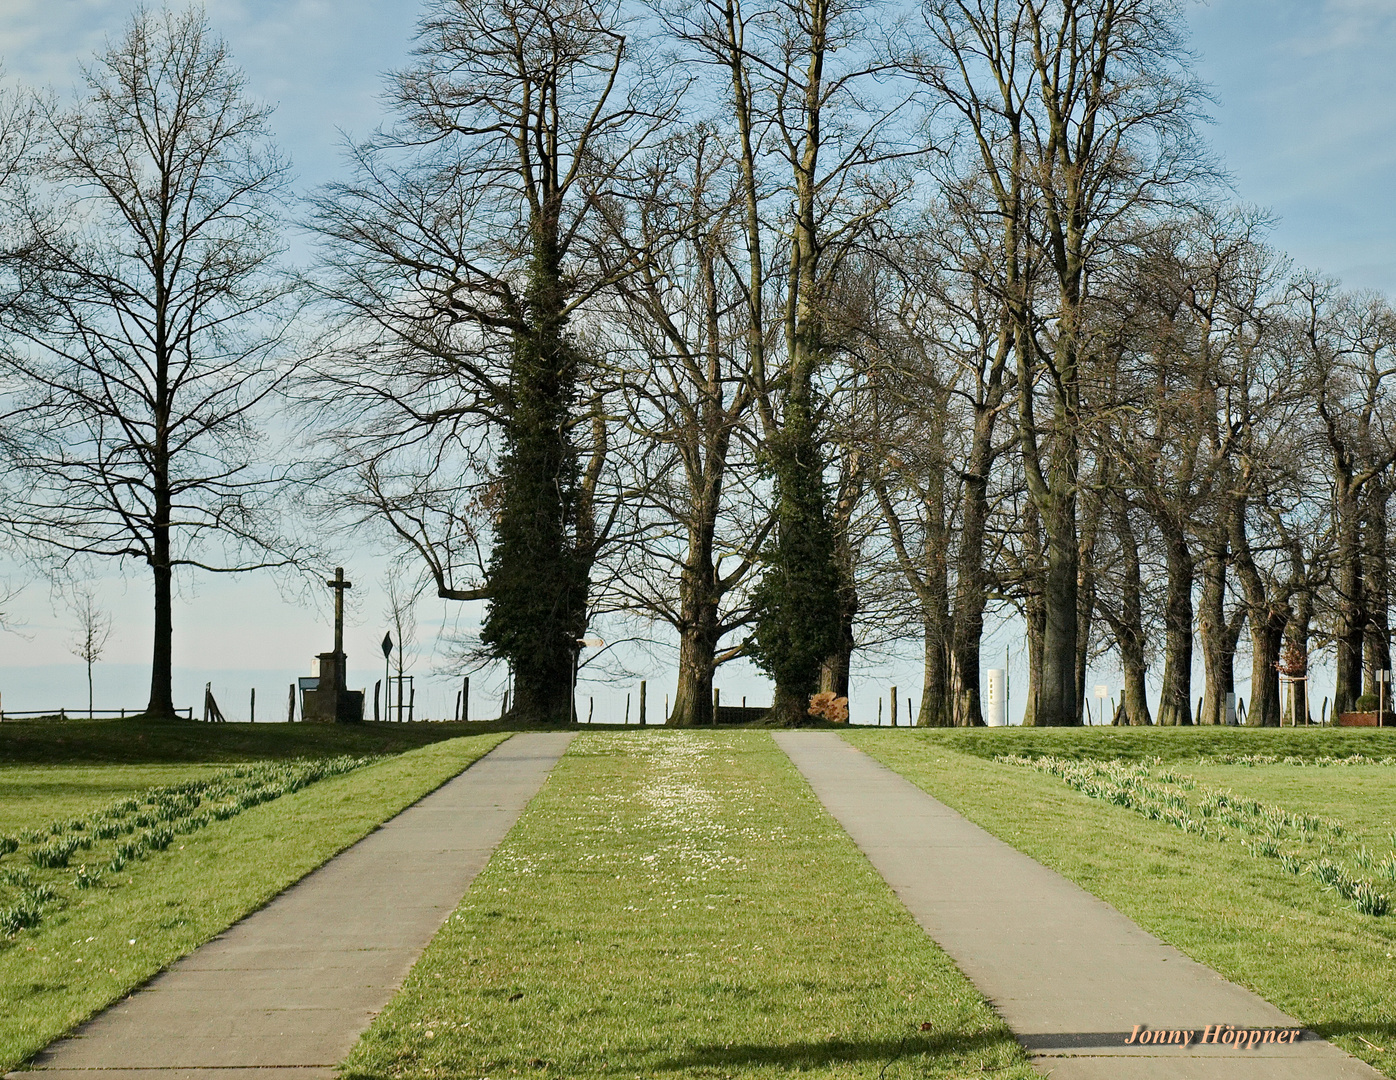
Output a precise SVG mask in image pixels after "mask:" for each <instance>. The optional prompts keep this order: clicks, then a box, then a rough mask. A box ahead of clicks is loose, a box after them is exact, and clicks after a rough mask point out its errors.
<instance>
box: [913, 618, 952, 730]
mask: <svg viewBox="0 0 1396 1080" xmlns="http://www.w3.org/2000/svg"><path fill="white" fill-rule="evenodd" d="M946 644H947V643H946V640H945V627H944V626H943V625H942V626H936V625H935V624H934V623H932V622H930V621H927V622H926V626H925V652H924V659H923V662H922V665H921V708H920V711H919V712H918V713H917V716H916V726H917V727H950V726H952V724H953V716H952V714H951V710H950V692H949V687H950V672H949V663H948V661H949V650H948V649H947V648H946Z"/></svg>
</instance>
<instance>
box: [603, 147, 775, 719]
mask: <svg viewBox="0 0 1396 1080" xmlns="http://www.w3.org/2000/svg"><path fill="white" fill-rule="evenodd" d="M724 142H725V140H724V139H723V138H722V136H721V134H720V133H719V131H718V130H717V129H716V127H715V126H713V125H711V124H708V123H702V122H700V123H696V124H694V125H691V126H690V127H689V128H688V129H687V130H684V131H682V132H680V133H678V134H676V135H675V136H673V137H672V138H670V139H668V140H666V141H665V143H664V144H663V145H662V146H660V147H658V148H657V149H656V151H655V152H654V153H653V154H651V155H648V156H647V158H646V162H645V164H646V168H645V169H644V170H643V172H642V173H640V174H639V176H637V177H636V180H635V182H634V184H633V186H632V187H631V188H630V189H629V190H628V191H627V192H626V193H625V198H624V199H623V200H622V199H616V200H612V201H611V202H610V203H609V204H608V206H607V222H608V225H609V227H610V230H611V231H610V237H611V240H610V244H609V245H607V247H608V248H609V251H610V254H609V255H608V256H606V257H605V260H606V261H607V262H608V263H610V264H612V265H614V266H615V267H616V272H615V273H614V274H613V275H612V276H613V278H614V280H615V285H614V287H613V296H614V299H615V301H616V304H615V306H614V310H613V312H612V314H613V319H614V323H615V326H616V340H615V347H614V348H613V349H611V350H610V352H611V355H612V360H611V363H610V367H611V374H612V377H613V378H614V379H615V380H616V381H617V384H618V386H619V387H620V390H619V393H618V395H617V396H618V398H619V399H620V400H622V401H623V402H624V403H625V411H624V416H625V417H626V425H627V427H628V428H629V430H630V431H631V432H632V433H633V434H634V435H635V436H637V438H636V439H635V440H634V441H633V443H632V446H633V452H630V453H627V454H625V455H618V456H624V457H626V458H627V461H626V464H625V476H626V489H627V492H628V494H627V496H626V500H625V501H626V502H627V503H628V505H629V507H630V516H631V517H632V518H633V519H634V523H633V524H632V525H631V526H630V528H629V531H628V535H629V537H630V540H629V542H628V543H626V544H623V545H616V546H615V548H614V549H613V554H612V556H611V561H612V562H614V563H615V564H616V572H615V573H614V574H613V575H611V581H612V582H613V586H612V588H613V589H614V590H616V591H617V592H618V593H619V594H620V595H621V597H622V603H623V604H624V606H626V607H627V608H629V609H630V610H631V611H634V612H638V613H642V614H643V615H645V616H647V617H649V618H654V619H658V620H659V621H661V622H664V623H667V624H668V625H670V626H671V627H672V628H673V629H674V630H675V632H676V633H677V634H678V639H679V655H678V684H677V686H676V688H675V694H674V703H673V709H672V711H671V712H670V714H669V717H668V722H669V723H670V724H673V725H676V726H688V725H704V724H710V723H711V722H712V696H713V695H712V683H713V674H714V671H715V670H716V668H717V666H718V665H719V664H721V663H724V662H726V661H728V660H730V659H733V658H735V657H737V656H740V655H742V653H743V652H744V650H745V647H746V638H745V635H743V637H742V639H741V640H738V641H737V642H735V643H733V644H731V645H728V646H726V647H723V642H724V640H725V639H727V638H728V637H729V636H730V635H733V634H735V633H741V632H742V631H743V630H744V629H745V628H746V627H747V626H748V624H749V623H750V621H751V618H752V612H751V607H750V604H749V602H748V601H747V597H748V595H749V592H750V589H749V580H750V577H751V576H752V571H753V569H754V568H755V567H756V566H757V565H758V564H759V551H760V548H761V545H762V543H763V542H764V541H765V538H766V536H767V534H768V533H769V531H770V520H771V519H770V513H769V508H768V507H769V499H768V497H767V493H766V491H765V490H764V488H765V486H766V485H764V484H763V483H762V481H761V478H760V476H759V475H758V470H757V467H756V455H755V453H754V452H753V449H754V447H753V438H752V430H751V425H752V421H753V419H754V417H753V402H754V388H753V384H752V382H751V379H750V377H749V376H750V372H749V370H748V366H747V364H746V349H745V343H746V329H747V328H746V325H745V322H744V318H745V314H746V309H745V306H744V305H743V304H742V303H741V279H740V274H739V272H736V271H737V270H738V268H739V267H740V265H741V257H740V252H739V250H738V248H739V245H740V242H741V229H740V223H741V206H740V201H739V199H738V198H737V197H736V196H737V194H738V191H739V188H738V184H737V180H738V174H737V171H736V168H735V165H736V162H735V159H734V157H733V155H732V153H731V152H730V150H729V149H728V148H727V147H726V146H725V145H724ZM624 265H628V266H630V267H633V269H632V270H631V271H630V272H620V270H621V267H622V266H624Z"/></svg>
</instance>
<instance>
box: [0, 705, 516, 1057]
mask: <svg viewBox="0 0 1396 1080" xmlns="http://www.w3.org/2000/svg"><path fill="white" fill-rule="evenodd" d="M309 726H310V725H307V727H309ZM404 726H405V725H404ZM423 726H425V725H423ZM433 726H435V725H433ZM504 738H507V735H504V734H498V733H496V734H486V735H480V736H476V737H474V738H461V739H455V740H451V741H448V742H439V743H435V744H433V745H430V746H424V747H421V748H419V749H416V750H411V751H409V752H406V753H402V754H399V755H396V756H393V757H389V758H387V759H385V760H383V761H380V762H378V763H376V764H372V765H368V766H365V767H362V768H359V769H356V770H355V771H353V772H350V773H347V774H345V775H342V776H336V777H331V778H328V779H324V780H321V781H319V782H317V783H315V784H313V785H311V786H309V787H306V788H304V789H302V790H300V791H298V792H296V793H294V794H288V795H285V796H283V797H281V798H279V799H277V800H275V801H274V802H270V803H266V804H263V805H261V806H255V807H252V808H250V809H248V810H245V811H244V812H243V813H241V814H239V815H238V816H236V817H233V818H230V819H229V820H226V821H214V822H212V823H211V824H209V825H208V826H207V827H205V828H202V829H199V830H198V831H195V832H192V833H189V834H188V835H180V836H178V837H177V838H176V839H175V840H174V842H173V843H172V844H171V845H170V846H169V847H168V848H167V849H165V850H163V851H156V852H151V853H150V854H149V855H148V856H147V857H146V858H145V859H143V860H140V861H138V862H132V863H131V864H130V865H129V867H128V869H127V870H126V871H125V872H123V873H121V874H119V875H113V876H112V878H111V880H110V881H104V882H103V884H102V885H100V886H98V887H95V888H89V889H84V890H80V891H79V890H76V889H72V890H69V891H67V892H66V897H67V901H68V902H67V905H66V906H63V905H62V904H61V903H60V904H57V905H54V907H52V908H50V909H49V910H47V911H46V912H45V916H44V921H43V923H42V924H41V925H40V926H39V927H38V928H36V929H33V930H24V931H20V932H19V933H18V934H16V935H14V936H13V937H11V938H9V939H8V940H6V941H5V942H4V944H3V946H0V1070H3V1069H6V1068H9V1067H11V1066H13V1065H15V1064H17V1063H18V1062H20V1061H22V1060H24V1059H25V1058H27V1057H28V1056H30V1055H31V1054H33V1053H34V1052H35V1051H37V1050H39V1049H41V1048H42V1047H43V1046H45V1045H46V1044H47V1043H49V1042H50V1041H52V1040H53V1039H54V1038H56V1037H57V1036H59V1035H61V1034H62V1033H63V1032H65V1031H67V1030H69V1029H70V1028H72V1027H73V1026H74V1025H76V1024H78V1023H80V1022H81V1021H83V1020H84V1019H86V1018H87V1017H89V1016H91V1015H92V1014H93V1013H95V1012H97V1011H98V1010H99V1009H101V1008H102V1007H104V1006H105V1005H107V1004H109V1003H111V1002H112V1001H114V1000H117V999H118V998H120V997H121V996H123V995H124V994H125V993H127V992H128V991H129V990H130V989H131V988H133V987H135V986H138V985H139V984H141V983H143V982H144V981H145V980H147V979H148V978H150V976H151V975H153V974H155V973H156V972H157V971H159V970H161V969H162V968H164V967H166V966H167V965H169V964H170V963H172V962H173V961H174V960H176V959H178V958H179V957H180V956H183V955H184V954H185V953H188V952H190V951H191V950H193V949H194V948H196V947H198V946H199V945H201V944H202V943H203V942H205V941H207V940H209V939H210V938H211V937H213V936H214V935H215V934H217V933H219V932H220V931H222V930H223V929H225V928H226V927H227V926H229V925H230V924H232V923H233V922H236V921H237V920H238V919H240V918H242V917H243V916H244V915H246V914H248V913H249V912H251V911H254V910H255V909H257V908H258V907H261V906H262V905H263V904H265V903H266V902H267V901H268V900H270V899H271V898H272V897H273V896H275V895H276V894H277V893H278V892H280V891H281V890H282V889H284V888H285V887H286V886H287V885H289V884H291V883H292V882H294V881H297V880H299V879H300V878H301V877H303V876H304V875H305V874H307V873H309V872H310V871H311V870H313V869H315V868H316V867H317V866H319V865H320V864H322V863H323V862H324V861H325V860H326V859H328V858H330V857H331V856H333V855H335V854H337V853H338V852H339V851H341V850H343V849H344V848H345V847H348V846H349V845H350V844H352V843H353V842H354V841H356V840H358V839H359V838H360V837H362V836H364V835H365V834H366V833H368V832H370V831H371V830H372V829H373V828H374V827H375V826H376V825H378V824H379V823H380V822H382V821H384V820H386V819H387V818H389V817H392V816H393V815H394V814H396V813H398V812H399V811H400V810H402V809H404V808H405V807H407V806H409V805H411V804H412V803H413V802H415V801H416V800H417V799H419V798H421V797H422V796H423V795H425V794H426V793H427V792H429V791H431V790H433V789H434V788H436V787H438V786H440V785H441V784H442V783H444V782H445V781H446V780H448V779H449V778H450V777H452V776H454V775H456V774H457V773H459V772H460V771H461V770H462V769H464V768H465V767H467V766H468V765H469V764H470V763H472V762H473V761H475V760H476V759H477V758H479V757H480V756H481V755H483V754H484V753H486V752H487V751H488V750H490V749H491V748H492V747H494V746H495V745H497V744H498V743H499V742H501V741H502V740H503V739H504ZM118 771H119V773H120V776H119V778H118V779H117V780H116V781H115V782H113V781H111V780H103V778H102V774H103V770H99V769H93V770H91V771H90V774H91V777H92V779H93V781H94V783H93V788H92V796H93V797H92V798H91V800H90V802H88V803H87V804H86V806H84V807H81V808H78V802H79V801H80V794H79V792H78V790H77V788H76V783H77V781H78V779H79V778H80V776H81V775H82V771H81V770H72V771H70V772H69V773H67V774H66V777H65V782H66V783H67V787H66V789H65V790H64V794H63V799H64V805H65V806H66V807H69V808H73V809H75V810H78V812H80V811H81V810H87V811H92V810H96V809H98V808H99V807H100V806H102V805H104V804H107V803H109V802H110V801H111V796H112V793H113V791H115V790H116V789H117V788H118V787H119V786H120V784H123V783H126V782H128V781H131V780H134V779H136V778H137V777H139V778H141V779H151V778H153V777H154V775H155V774H153V773H151V772H147V771H145V770H141V769H135V770H133V769H130V768H129V767H122V768H119V769H118ZM210 771H212V770H210V769H209V768H207V767H204V766H200V767H196V768H190V769H187V770H186V771H185V773H184V775H187V776H206V775H208V773H209V772H210ZM53 772H54V770H51V769H43V770H38V773H39V778H38V781H37V782H38V783H39V784H40V785H42V784H44V783H46V782H49V781H50V780H51V778H52V774H53ZM162 779H163V780H164V781H165V782H169V780H170V779H172V777H171V776H170V775H169V774H168V773H165V774H162ZM11 782H12V783H15V784H18V783H19V781H18V780H17V778H15V777H13V776H11ZM26 812H28V811H26ZM49 816H53V815H49ZM46 820H47V818H46ZM22 854H23V852H22V851H21V852H16V853H14V854H11V855H8V856H5V857H4V858H3V859H0V870H3V869H5V868H10V867H14V868H16V869H26V870H29V872H33V871H32V869H30V868H28V867H27V866H25V865H24V864H21V863H20V862H19V861H18V859H19V858H20V856H22ZM74 861H75V862H76V861H77V859H76V858H75V859H74ZM68 873H69V874H71V871H69V872H68Z"/></svg>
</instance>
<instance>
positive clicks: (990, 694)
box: [984, 668, 1008, 727]
mask: <svg viewBox="0 0 1396 1080" xmlns="http://www.w3.org/2000/svg"><path fill="white" fill-rule="evenodd" d="M1006 675H1007V673H1006V672H1005V671H1004V670H1003V669H1002V668H990V669H989V672H988V680H987V686H986V689H987V693H986V694H985V699H984V723H985V724H987V725H988V726H989V727H1006V726H1007V724H1008V701H1007V700H1006V695H1005V693H1004V690H1005V688H1006V687H1005V683H1006V678H1005V676H1006Z"/></svg>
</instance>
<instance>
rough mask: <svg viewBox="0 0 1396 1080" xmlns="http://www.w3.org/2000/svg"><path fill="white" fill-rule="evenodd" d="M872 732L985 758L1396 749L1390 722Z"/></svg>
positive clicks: (1377, 752)
mask: <svg viewBox="0 0 1396 1080" xmlns="http://www.w3.org/2000/svg"><path fill="white" fill-rule="evenodd" d="M841 730H845V731H849V732H850V733H856V734H857V735H859V736H862V735H865V734H872V733H870V732H867V731H866V729H862V728H858V727H853V728H847V727H844V728H842V729H841ZM873 737H885V738H893V739H895V738H908V737H910V738H914V739H922V740H927V741H929V742H931V743H934V744H935V745H937V746H943V747H945V748H946V749H948V750H956V751H959V752H960V753H962V754H972V755H974V756H975V757H983V758H993V757H994V756H996V755H998V754H1053V755H1055V756H1057V757H1066V758H1115V759H1118V760H1122V761H1137V760H1139V759H1141V758H1146V757H1159V758H1162V759H1163V760H1164V761H1165V762H1173V761H1191V760H1193V759H1194V758H1197V757H1217V756H1219V755H1222V754H1276V755H1278V756H1280V757H1284V756H1285V755H1287V754H1289V755H1295V756H1298V757H1306V758H1315V757H1319V756H1322V755H1333V756H1339V757H1345V756H1347V755H1348V754H1366V755H1368V756H1370V757H1386V756H1390V755H1396V728H1384V729H1378V728H1324V727H1312V728H1302V727H1301V728H1228V727H1211V726H1207V727H1178V728H1173V727H1170V728H1160V727H1078V728H1024V727H1003V728H948V729H939V730H925V729H920V730H917V729H914V728H899V729H897V730H896V731H895V732H894V731H893V730H892V729H891V728H884V729H882V731H881V733H880V736H879V735H873Z"/></svg>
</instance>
